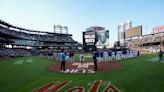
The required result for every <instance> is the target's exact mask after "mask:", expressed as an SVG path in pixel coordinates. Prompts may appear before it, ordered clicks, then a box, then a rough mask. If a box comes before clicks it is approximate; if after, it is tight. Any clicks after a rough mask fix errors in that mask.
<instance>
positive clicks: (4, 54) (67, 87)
mask: <svg viewBox="0 0 164 92" xmlns="http://www.w3.org/2000/svg"><path fill="white" fill-rule="evenodd" d="M159 1H160V0H159ZM0 2H1V1H0ZM161 2H162V1H161ZM3 3H4V2H3ZM163 3H164V2H163ZM45 4H47V3H45ZM158 4H159V3H157V5H158ZM0 5H1V4H0ZM25 5H26V4H25ZM64 5H65V4H64ZM160 5H161V4H160ZM21 6H22V5H21ZM25 7H26V6H25ZM86 7H88V6H86ZM161 7H162V6H161ZM28 8H29V7H28ZM163 8H164V7H163ZM3 9H5V8H3ZM0 10H1V9H0ZM27 12H28V11H27ZM96 12H97V11H96ZM4 13H5V12H4ZM2 16H3V15H2ZM13 16H14V15H13ZM17 16H18V15H17ZM47 16H48V15H47ZM49 16H50V15H49ZM56 16H57V15H56ZM0 17H1V16H0ZM20 19H21V18H20ZM34 20H35V19H34ZM14 21H17V20H16V19H14ZM64 21H65V20H64ZM160 21H161V20H160ZM132 22H133V21H132V20H129V21H127V22H123V23H122V24H121V25H119V24H117V25H115V28H116V30H115V31H116V32H113V31H114V30H111V28H110V27H107V26H104V25H88V26H87V27H85V28H84V29H79V30H83V31H78V33H79V34H80V35H81V37H79V38H82V39H81V41H79V40H77V39H76V37H78V36H79V35H78V34H75V33H71V28H70V27H69V26H62V25H58V24H55V25H53V31H51V32H49V31H42V30H40V29H39V30H38V29H33V28H32V27H29V28H28V27H27V26H20V25H19V24H17V23H15V22H11V23H10V21H8V18H7V20H6V18H5V17H2V19H0V92H164V59H163V58H162V57H163V53H164V26H161V25H160V24H157V25H155V26H153V27H152V28H151V30H150V31H149V32H148V33H146V34H145V33H144V32H145V31H146V28H147V27H146V28H145V24H144V23H142V22H140V23H138V22H137V23H134V22H135V21H134V22H133V25H132ZM152 22H153V21H152ZM14 23H15V24H14ZM59 23H60V22H59ZM163 23H164V22H163ZM77 24H79V23H77ZM27 25H28V24H27ZM36 25H37V24H36ZM69 28H70V29H69ZM69 32H70V33H69ZM113 33H115V34H114V37H116V40H114V39H113V38H112V36H113ZM74 35H77V36H76V37H75V38H74ZM111 38H112V39H111ZM111 42H113V43H112V44H110V43H111Z"/></svg>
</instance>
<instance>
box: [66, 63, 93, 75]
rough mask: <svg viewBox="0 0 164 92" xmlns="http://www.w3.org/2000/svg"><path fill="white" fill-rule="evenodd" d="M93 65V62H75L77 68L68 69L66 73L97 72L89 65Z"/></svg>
mask: <svg viewBox="0 0 164 92" xmlns="http://www.w3.org/2000/svg"><path fill="white" fill-rule="evenodd" d="M93 65H94V64H93V63H73V64H72V66H76V68H75V69H66V70H65V72H64V73H95V71H93V70H91V69H89V66H93Z"/></svg>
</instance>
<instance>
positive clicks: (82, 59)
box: [59, 49, 97, 72]
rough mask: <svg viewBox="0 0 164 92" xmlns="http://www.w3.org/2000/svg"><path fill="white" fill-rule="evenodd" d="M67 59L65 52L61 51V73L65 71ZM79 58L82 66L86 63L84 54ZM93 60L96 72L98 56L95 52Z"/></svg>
mask: <svg viewBox="0 0 164 92" xmlns="http://www.w3.org/2000/svg"><path fill="white" fill-rule="evenodd" d="M66 57H67V56H66V54H65V52H64V50H63V49H61V52H60V53H59V61H60V62H61V66H60V70H61V72H64V71H65V62H66ZM79 58H80V62H81V64H82V63H83V62H84V54H83V53H82V52H81V54H80V55H79ZM92 59H93V62H94V66H95V67H94V71H96V70H97V56H96V53H95V52H94V53H93V56H92Z"/></svg>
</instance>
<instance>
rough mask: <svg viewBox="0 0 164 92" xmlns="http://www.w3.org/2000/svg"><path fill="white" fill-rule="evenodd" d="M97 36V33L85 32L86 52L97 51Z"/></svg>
mask: <svg viewBox="0 0 164 92" xmlns="http://www.w3.org/2000/svg"><path fill="white" fill-rule="evenodd" d="M96 42H97V35H96V32H95V31H86V32H83V46H84V48H83V49H84V51H86V52H90V51H95V50H96V46H95V44H96Z"/></svg>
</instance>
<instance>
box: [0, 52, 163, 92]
mask: <svg viewBox="0 0 164 92" xmlns="http://www.w3.org/2000/svg"><path fill="white" fill-rule="evenodd" d="M154 57H155V55H154V54H146V55H142V56H140V57H136V58H131V59H128V60H121V61H119V62H118V63H120V64H122V66H123V67H122V69H121V70H116V71H109V72H98V73H95V74H64V73H55V72H49V71H48V70H47V67H48V65H50V64H55V63H58V62H56V61H53V60H48V59H45V58H42V57H22V58H15V59H8V60H3V61H0V92H30V91H32V90H34V89H36V88H38V87H40V86H43V85H45V84H47V83H50V82H52V81H60V82H63V81H72V82H71V83H70V84H69V85H67V86H65V87H64V88H63V89H62V90H60V92H64V91H65V90H66V89H69V88H71V87H74V86H83V87H84V88H85V90H86V91H87V90H88V89H89V87H90V86H89V85H88V83H91V82H93V81H94V80H102V81H104V82H105V81H110V82H112V84H114V85H115V86H116V87H117V88H118V89H119V90H120V91H122V92H164V63H160V62H151V61H150V60H151V59H152V58H154ZM75 60H78V56H76V57H75ZM87 60H91V57H88V58H87ZM104 88H105V86H103V85H102V86H100V89H99V90H98V92H101V91H102V90H103V89H104Z"/></svg>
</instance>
